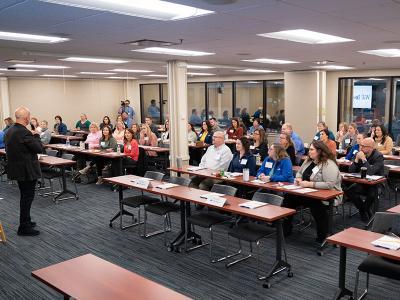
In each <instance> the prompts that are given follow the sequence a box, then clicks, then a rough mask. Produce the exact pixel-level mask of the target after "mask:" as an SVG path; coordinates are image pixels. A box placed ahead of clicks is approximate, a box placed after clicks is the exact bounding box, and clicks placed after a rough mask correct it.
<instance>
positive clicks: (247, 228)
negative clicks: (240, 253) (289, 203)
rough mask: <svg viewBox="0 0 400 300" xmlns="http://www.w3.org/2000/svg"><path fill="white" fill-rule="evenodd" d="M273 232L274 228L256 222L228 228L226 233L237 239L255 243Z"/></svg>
mask: <svg viewBox="0 0 400 300" xmlns="http://www.w3.org/2000/svg"><path fill="white" fill-rule="evenodd" d="M274 232H275V228H273V227H269V226H266V225H260V224H256V223H243V224H239V226H237V227H235V228H232V229H230V230H229V232H228V234H229V235H230V236H233V237H235V238H237V239H239V240H243V241H247V242H251V243H255V242H257V241H258V240H260V239H262V238H263V237H265V236H267V235H269V234H272V233H274Z"/></svg>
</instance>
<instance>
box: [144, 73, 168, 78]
mask: <svg viewBox="0 0 400 300" xmlns="http://www.w3.org/2000/svg"><path fill="white" fill-rule="evenodd" d="M143 76H147V77H163V78H167V77H168V75H163V74H149V75H143Z"/></svg>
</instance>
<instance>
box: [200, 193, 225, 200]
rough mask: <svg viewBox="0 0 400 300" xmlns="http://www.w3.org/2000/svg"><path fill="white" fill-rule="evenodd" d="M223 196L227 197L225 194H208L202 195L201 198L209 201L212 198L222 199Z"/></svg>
mask: <svg viewBox="0 0 400 300" xmlns="http://www.w3.org/2000/svg"><path fill="white" fill-rule="evenodd" d="M222 196H225V194H220V193H208V194H203V195H200V198H204V199H209V198H212V197H222Z"/></svg>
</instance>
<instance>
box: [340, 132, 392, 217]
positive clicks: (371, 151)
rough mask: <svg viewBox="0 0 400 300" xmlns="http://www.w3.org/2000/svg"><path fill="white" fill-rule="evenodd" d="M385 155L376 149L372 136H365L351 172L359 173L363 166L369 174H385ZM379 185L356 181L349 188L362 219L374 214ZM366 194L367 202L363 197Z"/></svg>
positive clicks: (351, 166) (347, 192)
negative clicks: (373, 208)
mask: <svg viewBox="0 0 400 300" xmlns="http://www.w3.org/2000/svg"><path fill="white" fill-rule="evenodd" d="M383 160H384V159H383V155H382V153H380V152H379V151H378V150H376V149H375V142H374V140H373V139H372V138H365V139H363V140H362V141H361V143H360V151H359V152H357V154H356V156H355V159H354V161H353V163H352V164H351V165H350V167H349V172H350V173H358V172H360V171H361V168H362V167H365V168H367V175H380V176H382V175H383V174H384V164H383ZM378 189H379V186H378V185H367V184H359V183H354V184H351V185H350V187H349V188H348V189H347V191H346V194H347V196H348V198H349V200H350V201H352V202H353V203H354V205H355V206H356V207H357V208H358V210H359V212H360V217H361V220H362V221H364V222H368V220H369V219H370V218H371V217H372V216H373V211H372V205H373V202H374V199H375V198H376V197H377V192H378ZM361 196H365V202H364V201H363V199H362V198H361Z"/></svg>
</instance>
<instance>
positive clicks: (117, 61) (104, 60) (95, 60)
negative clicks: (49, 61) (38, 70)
mask: <svg viewBox="0 0 400 300" xmlns="http://www.w3.org/2000/svg"><path fill="white" fill-rule="evenodd" d="M59 60H63V61H72V62H87V63H95V64H123V63H127V62H129V61H127V60H122V59H108V58H96V57H67V58H62V59H59Z"/></svg>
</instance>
